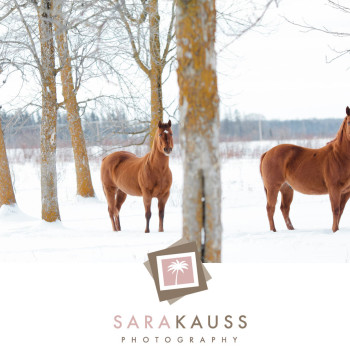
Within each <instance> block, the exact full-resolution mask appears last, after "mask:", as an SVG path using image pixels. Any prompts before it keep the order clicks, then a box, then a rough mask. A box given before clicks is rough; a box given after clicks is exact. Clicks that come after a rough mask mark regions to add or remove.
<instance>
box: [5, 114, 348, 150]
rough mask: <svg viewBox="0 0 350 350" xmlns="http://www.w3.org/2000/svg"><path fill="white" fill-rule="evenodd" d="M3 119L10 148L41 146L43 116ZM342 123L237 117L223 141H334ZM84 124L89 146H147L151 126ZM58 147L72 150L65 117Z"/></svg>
mask: <svg viewBox="0 0 350 350" xmlns="http://www.w3.org/2000/svg"><path fill="white" fill-rule="evenodd" d="M0 117H1V124H2V128H3V131H4V135H5V142H6V146H7V147H8V148H17V147H20V148H23V147H39V146H40V122H41V117H40V115H39V114H36V115H33V114H28V113H16V114H10V113H5V112H1V114H0ZM341 122H342V120H341V119H302V120H284V121H282V120H266V119H264V117H263V116H260V115H255V114H253V115H247V116H244V117H241V116H240V115H238V114H236V116H235V117H231V116H228V117H226V118H224V119H223V120H221V127H220V136H221V140H222V141H252V140H283V139H300V138H302V139H304V138H314V137H321V138H329V139H332V138H333V137H334V136H335V135H336V133H337V131H338V129H339V127H340V124H341ZM82 124H83V129H84V133H85V138H86V143H87V145H88V146H94V145H127V144H130V143H133V144H139V143H143V142H144V141H145V140H146V139H147V138H146V137H147V131H148V126H149V125H148V123H147V121H144V120H138V121H137V120H134V121H132V122H129V121H128V119H127V118H126V115H125V113H124V112H123V111H116V112H115V113H111V112H110V113H108V114H107V115H105V116H103V117H101V116H98V115H97V114H95V113H94V112H91V113H85V114H84V116H83V118H82ZM173 132H174V138H175V141H177V140H178V136H179V125H178V124H176V123H174V122H173ZM57 144H58V147H69V146H70V135H69V129H68V123H67V118H66V116H65V115H64V114H63V113H60V114H59V115H58V119H57Z"/></svg>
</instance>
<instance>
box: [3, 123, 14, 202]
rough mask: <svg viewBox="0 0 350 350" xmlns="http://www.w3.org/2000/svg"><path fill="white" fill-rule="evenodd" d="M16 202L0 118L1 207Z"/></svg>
mask: <svg viewBox="0 0 350 350" xmlns="http://www.w3.org/2000/svg"><path fill="white" fill-rule="evenodd" d="M12 204H16V198H15V193H14V191H13V186H12V181H11V173H10V168H9V163H8V159H7V154H6V148H5V141H4V135H3V132H2V128H1V120H0V207H1V206H2V205H12Z"/></svg>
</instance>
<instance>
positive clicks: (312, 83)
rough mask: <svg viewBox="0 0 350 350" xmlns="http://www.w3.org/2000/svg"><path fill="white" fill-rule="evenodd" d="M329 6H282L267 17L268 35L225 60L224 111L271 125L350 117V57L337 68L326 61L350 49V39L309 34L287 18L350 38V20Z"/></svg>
mask: <svg viewBox="0 0 350 350" xmlns="http://www.w3.org/2000/svg"><path fill="white" fill-rule="evenodd" d="M343 3H345V4H346V1H343ZM348 3H350V1H348ZM326 4H327V1H326V0H282V1H281V3H280V6H279V8H278V9H276V8H274V9H273V10H272V11H270V12H269V14H268V16H266V18H265V21H264V23H265V29H263V30H260V32H261V31H262V32H263V34H261V33H259V32H256V31H254V32H250V33H249V34H247V35H246V36H244V37H242V38H241V39H239V41H237V42H236V43H235V44H233V45H231V46H230V47H229V50H227V51H224V52H223V53H222V54H220V55H221V56H222V58H221V60H220V63H219V72H220V74H219V85H220V91H221V101H222V107H223V110H224V109H225V108H228V107H231V108H233V109H238V110H239V111H241V112H243V113H246V114H247V113H261V114H263V115H265V116H266V118H268V119H271V118H279V119H287V118H288V119H290V118H304V117H307V118H313V117H316V118H318V117H319V118H326V117H331V118H342V117H344V116H345V107H346V106H347V105H350V70H349V68H350V54H347V55H345V56H344V57H342V58H340V59H338V60H335V61H334V62H332V63H326V57H327V58H328V59H330V58H333V57H334V56H336V53H335V52H334V51H333V50H332V48H335V49H338V50H341V49H344V48H346V49H350V40H349V38H346V37H345V38H335V37H332V36H330V35H326V34H323V33H320V32H308V33H305V30H303V29H301V28H299V27H296V26H293V25H291V24H289V23H287V22H286V21H284V20H283V18H282V17H281V16H286V17H288V19H289V20H291V21H294V22H298V23H305V22H306V23H309V24H313V25H315V26H320V27H322V26H324V27H327V28H329V29H332V30H338V31H343V32H344V31H345V32H349V33H350V14H348V15H345V14H344V13H342V12H339V11H336V10H334V9H332V8H330V7H329V5H326ZM348 5H350V4H348ZM231 55H234V56H236V57H235V58H234V60H233V59H232V57H233V56H231Z"/></svg>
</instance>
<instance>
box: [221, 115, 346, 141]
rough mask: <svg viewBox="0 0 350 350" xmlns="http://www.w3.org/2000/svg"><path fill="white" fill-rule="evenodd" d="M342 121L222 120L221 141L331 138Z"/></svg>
mask: <svg viewBox="0 0 350 350" xmlns="http://www.w3.org/2000/svg"><path fill="white" fill-rule="evenodd" d="M341 123H342V119H301V120H261V119H243V118H242V119H241V118H235V119H233V120H232V119H224V120H222V121H221V127H220V134H221V140H223V141H226V140H228V141H229V140H233V141H252V140H283V139H301V138H302V139H303V138H310V137H320V138H328V137H329V138H333V137H334V136H335V135H336V133H337V131H338V129H339V127H340V125H341Z"/></svg>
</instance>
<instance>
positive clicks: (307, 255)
mask: <svg viewBox="0 0 350 350" xmlns="http://www.w3.org/2000/svg"><path fill="white" fill-rule="evenodd" d="M295 142H296V143H298V144H301V145H306V146H314V147H318V146H321V145H324V144H325V140H316V141H304V142H300V141H295ZM274 144H276V142H275V143H274V142H264V143H257V142H251V143H227V144H222V168H221V176H222V222H223V229H224V230H223V252H222V255H223V262H273V263H276V262H288V263H289V262H348V261H349V260H350V206H348V207H347V208H346V209H345V211H344V214H343V217H342V220H341V223H340V231H338V232H337V233H335V234H334V233H332V231H331V225H332V214H331V208H330V202H329V199H328V196H305V195H302V194H299V193H295V197H294V201H293V203H292V207H291V215H290V216H291V220H292V222H293V224H294V227H295V228H296V230H295V231H288V230H287V229H286V226H285V224H284V221H283V218H282V214H281V212H280V210H279V203H278V206H277V207H276V214H275V222H276V228H277V230H278V232H276V233H273V232H270V231H269V226H268V221H267V215H266V210H265V205H266V201H265V193H264V190H263V186H262V182H261V178H260V174H259V158H258V156H259V155H260V154H261V153H262V152H264V151H265V150H267V149H268V148H270V147H271V146H273V145H274ZM232 156H236V157H237V156H239V157H240V158H232ZM9 157H10V162H11V171H12V174H13V180H14V186H15V191H16V198H17V202H18V208H11V207H2V208H1V209H0V261H11V262H23V261H26V262H27V261H28V262H35V261H50V262H70V261H79V262H95V261H98V262H109V261H113V262H135V261H136V262H143V261H145V260H146V258H147V253H148V252H151V251H155V250H158V249H162V248H165V247H167V246H168V245H170V244H172V243H173V242H175V241H176V240H178V239H179V238H180V237H181V221H182V215H181V196H182V194H181V191H182V177H183V175H182V165H181V159H180V158H179V157H178V155H174V157H171V161H170V167H171V170H172V172H173V186H172V189H171V195H170V198H169V201H168V203H167V206H166V211H165V219H164V229H165V232H164V233H159V232H157V229H158V212H157V209H158V208H157V202H156V200H153V203H152V218H151V225H150V229H151V233H150V234H145V233H144V229H145V218H144V207H143V203H142V198H141V197H130V196H128V198H127V200H126V202H125V203H124V205H123V207H122V210H121V225H122V229H123V231H122V232H118V233H116V232H113V231H112V229H111V223H110V219H109V216H108V212H107V205H106V201H105V198H104V195H103V192H102V187H101V182H100V179H99V176H100V175H99V167H100V162H99V161H98V160H93V161H92V162H91V164H90V167H91V172H92V177H93V185H94V189H95V192H96V198H95V199H82V198H77V196H76V195H75V193H76V184H75V172H74V164H73V162H71V161H67V160H66V159H65V157H58V159H59V160H58V163H57V171H58V191H59V204H60V212H61V219H62V222H60V223H51V224H49V223H45V222H43V221H42V220H41V219H40V215H41V204H40V166H39V163H38V161H35V159H33V158H35V157H34V156H33V154H27V155H26V154H25V151H24V150H16V151H14V150H11V151H10V152H9ZM66 158H67V157H66ZM68 158H69V157H68Z"/></svg>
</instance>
